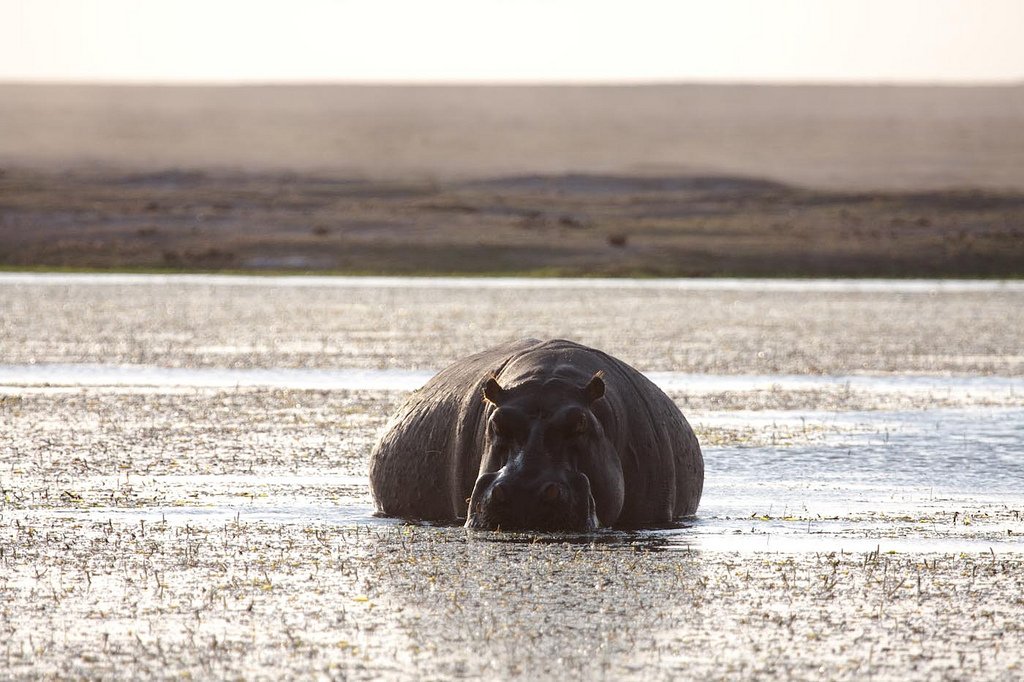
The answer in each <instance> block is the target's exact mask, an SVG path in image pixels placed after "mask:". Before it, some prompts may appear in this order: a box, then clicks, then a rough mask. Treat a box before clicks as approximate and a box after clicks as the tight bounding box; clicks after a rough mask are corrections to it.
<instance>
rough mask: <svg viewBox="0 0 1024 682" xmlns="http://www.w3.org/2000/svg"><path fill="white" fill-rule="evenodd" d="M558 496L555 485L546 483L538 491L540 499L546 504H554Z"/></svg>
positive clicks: (558, 492)
mask: <svg viewBox="0 0 1024 682" xmlns="http://www.w3.org/2000/svg"><path fill="white" fill-rule="evenodd" d="M560 495H561V491H559V489H558V484H557V483H548V484H547V485H545V486H544V487H543V488H541V491H540V496H541V498H542V499H543V500H545V501H546V502H554V501H555V500H557V499H558V498H559V497H560Z"/></svg>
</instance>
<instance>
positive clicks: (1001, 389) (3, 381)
mask: <svg viewBox="0 0 1024 682" xmlns="http://www.w3.org/2000/svg"><path fill="white" fill-rule="evenodd" d="M434 373H435V372H434V371H433V370H404V369H301V368H272V369H265V368H253V369H249V368H246V369H234V368H224V367H202V368H191V367H157V366H152V365H101V364H87V363H81V364H76V363H59V364H54V363H34V364H20V365H2V364H0V390H3V389H4V388H15V387H39V386H50V387H61V386H66V387H82V386H97V387H102V386H127V387H195V388H233V387H266V388H288V389H295V390H348V391H354V390H371V391H372V390H396V391H412V390H415V389H417V388H419V387H420V386H422V385H423V384H424V383H426V381H427V380H428V379H430V377H432V376H433V375H434ZM646 374H647V377H648V378H649V379H650V380H651V381H653V382H654V383H655V384H657V385H658V386H659V387H661V389H662V390H664V391H668V392H686V391H694V392H712V391H755V390H767V389H781V390H790V391H792V390H808V389H823V388H832V389H845V390H857V391H869V392H873V393H886V392H899V393H936V392H957V393H965V394H966V393H970V394H973V395H975V396H978V395H985V396H993V397H1002V396H1014V395H1021V396H1024V377H1000V376H939V375H931V376H928V375H925V376H921V375H902V376H891V375H849V376H827V375H826V376H815V375H802V374H800V375H795V374H794V375H787V374H778V375H770V374H749V375H744V374H737V375H709V374H692V373H687V372H648V373H646Z"/></svg>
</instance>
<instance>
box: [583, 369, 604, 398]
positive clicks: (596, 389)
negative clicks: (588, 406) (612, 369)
mask: <svg viewBox="0 0 1024 682" xmlns="http://www.w3.org/2000/svg"><path fill="white" fill-rule="evenodd" d="M583 395H584V397H585V398H586V400H587V403H592V402H594V401H595V400H600V399H601V398H602V397H603V396H604V372H598V373H596V374H595V375H594V378H593V379H591V380H590V383H589V384H587V387H586V388H584V389H583Z"/></svg>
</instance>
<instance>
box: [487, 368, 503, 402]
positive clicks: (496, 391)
mask: <svg viewBox="0 0 1024 682" xmlns="http://www.w3.org/2000/svg"><path fill="white" fill-rule="evenodd" d="M484 400H486V401H487V402H489V403H490V404H492V405H500V404H501V403H502V402H503V401H504V400H505V389H503V388H502V387H501V385H500V384H499V383H498V378H497V377H495V376H494V375H493V374H492V375H491V376H490V378H489V379H487V383H485V384H484Z"/></svg>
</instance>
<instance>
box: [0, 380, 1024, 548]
mask: <svg viewBox="0 0 1024 682" xmlns="http://www.w3.org/2000/svg"><path fill="white" fill-rule="evenodd" d="M430 374H431V373H430V372H419V371H402V370H313V369H240V370H231V369H171V368H160V367H144V366H108V365H7V366H0V393H6V394H11V393H15V394H16V393H20V392H25V391H27V390H28V391H59V390H76V391H77V390H83V389H85V388H91V390H102V389H103V387H116V388H119V389H127V390H129V391H144V390H147V389H153V390H165V389H171V388H180V387H193V388H209V387H214V388H225V387H227V388H230V387H235V386H239V387H242V386H244V387H274V388H288V389H323V390H341V389H350V390H354V389H359V390H398V391H406V390H412V389H414V388H416V387H418V386H420V385H422V383H423V382H424V381H425V380H426V379H427V378H428V377H429V376H430ZM650 376H651V378H652V379H653V380H654V381H655V382H656V383H658V384H659V385H661V386H662V387H663V388H666V389H667V390H688V391H694V392H700V391H706V392H717V391H735V392H743V391H751V390H758V389H763V388H765V387H774V388H778V389H780V390H802V389H807V388H822V387H851V388H855V389H856V390H858V391H863V392H869V393H870V392H873V393H878V394H883V393H896V394H914V393H916V392H935V391H941V392H945V393H946V394H948V395H965V394H971V395H974V396H977V395H979V394H981V395H986V394H989V395H993V396H997V395H998V396H1002V397H1003V398H1006V397H1007V396H1010V397H1012V396H1019V395H1020V394H1021V393H1022V392H1024V386H1022V385H1021V384H1022V382H1021V380H1020V378H1013V377H951V376H889V375H887V376H846V377H827V376H762V375H756V376H755V375H748V376H712V375H692V374H682V373H671V372H660V373H651V374H650ZM1011 402H1012V401H1011ZM688 416H689V417H690V420H691V422H693V424H694V426H695V429H696V430H697V432H698V435H700V434H701V432H702V430H705V431H706V430H710V429H716V430H720V431H721V430H724V431H725V432H730V433H752V434H755V436H756V437H754V438H753V439H752V440H751V442H750V443H749V444H745V443H743V442H742V439H739V442H738V444H730V445H727V446H717V447H712V446H706V447H705V461H706V467H707V478H706V485H705V491H704V497H703V501H702V504H701V507H700V510H699V513H698V515H697V517H696V518H694V519H688V520H685V521H684V522H683V523H681V524H680V525H679V526H677V527H673V528H670V529H660V530H646V531H638V532H622V531H602V532H600V533H597V534H593V535H588V536H583V537H579V536H559V535H555V536H545V538H544V540H545V541H551V542H591V543H600V544H608V545H615V546H623V547H626V546H633V545H641V546H644V547H647V548H649V549H662V550H678V551H691V550H705V551H732V552H741V553H746V552H762V551H769V552H772V551H775V552H812V551H813V552H829V551H834V552H839V551H846V552H868V551H875V550H876V549H877V550H878V551H883V552H884V551H897V552H905V551H906V552H911V551H915V552H993V553H1002V552H1024V541H1022V539H1024V494H1022V492H1021V491H1022V490H1024V407H998V408H997V407H970V408H956V409H949V408H946V409H928V410H919V409H918V410H897V411H892V410H858V411H840V412H831V411H821V410H774V411H764V410H760V411H747V410H738V411H736V410H734V411H704V412H697V413H691V414H690V415H688ZM776 434H779V436H778V439H777V442H776ZM86 478H88V477H86ZM108 478H109V477H108ZM82 482H83V483H88V481H87V480H83V481H82ZM126 482H127V481H126ZM101 483H103V482H101ZM106 483H109V481H107V482H106ZM131 484H132V486H133V487H134V488H135V489H137V490H139V491H142V492H147V491H148V492H153V493H154V494H153V495H152V498H151V499H159V500H188V502H187V503H186V504H170V503H163V502H160V503H155V504H153V505H152V506H142V507H134V508H122V507H109V506H98V507H97V506H93V507H88V508H74V506H73V505H69V506H68V507H67V508H58V509H54V510H47V511H45V512H39V511H30V510H5V511H4V512H3V515H4V516H5V517H6V518H8V519H11V518H19V517H28V516H33V515H34V516H35V517H36V518H38V517H39V515H40V513H45V514H49V515H52V516H57V517H64V518H68V517H71V518H81V519H90V520H106V519H114V520H118V521H124V522H129V523H137V522H144V523H169V524H186V523H188V524H192V525H197V524H204V525H221V524H226V523H234V522H237V523H253V522H261V523H271V524H326V525H342V526H352V525H370V526H374V525H376V526H379V525H392V524H398V523H401V521H397V520H394V519H383V518H378V517H375V516H374V515H373V505H372V500H371V499H370V496H369V490H368V484H367V481H366V478H365V477H362V476H332V475H324V474H323V472H310V473H303V472H298V473H288V474H277V475H245V474H230V475H217V474H203V475H161V476H144V475H142V476H140V475H132V478H131ZM115 487H116V486H115ZM197 493H198V494H197ZM437 532H445V533H465V531H463V530H462V529H458V528H452V529H438V531H437ZM467 537H470V538H474V537H475V538H481V537H482V538H483V539H485V540H486V539H491V540H493V539H496V538H497V539H503V540H510V539H511V540H516V538H515V537H513V536H509V535H508V534H503V535H498V536H495V535H494V534H491V535H490V536H488V535H487V534H484V535H483V536H482V535H481V534H472V535H471V536H467ZM536 539H537V538H536V537H534V538H533V540H536Z"/></svg>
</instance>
